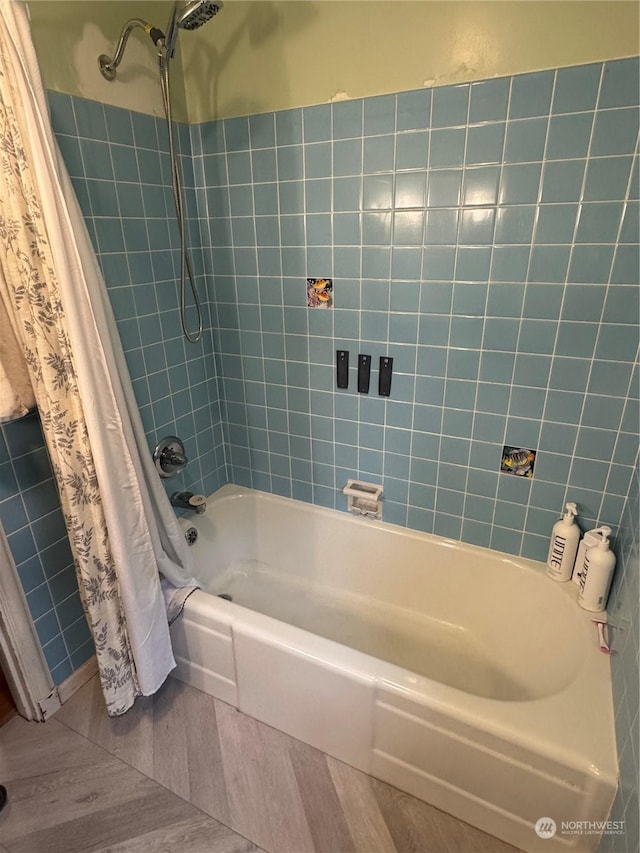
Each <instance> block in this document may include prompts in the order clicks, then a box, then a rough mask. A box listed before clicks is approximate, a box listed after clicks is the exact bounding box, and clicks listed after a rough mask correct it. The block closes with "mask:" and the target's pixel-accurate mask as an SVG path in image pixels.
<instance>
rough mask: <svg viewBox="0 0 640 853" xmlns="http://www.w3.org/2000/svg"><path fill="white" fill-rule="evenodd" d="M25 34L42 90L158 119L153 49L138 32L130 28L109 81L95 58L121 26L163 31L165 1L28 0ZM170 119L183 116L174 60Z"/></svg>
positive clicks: (167, 2)
mask: <svg viewBox="0 0 640 853" xmlns="http://www.w3.org/2000/svg"><path fill="white" fill-rule="evenodd" d="M27 5H28V8H29V14H30V16H31V32H32V34H33V41H34V44H35V47H36V53H37V55H38V61H39V63H40V69H41V71H42V76H43V79H44V85H45V87H46V88H47V89H53V90H54V91H56V92H64V93H66V94H69V95H80V96H82V97H84V98H90V99H91V100H94V101H101V102H102V103H105V104H112V105H113V106H116V107H126V108H127V109H130V110H136V111H138V112H145V113H151V114H152V115H157V116H163V115H164V111H163V107H162V96H161V93H160V83H159V74H158V60H157V55H156V51H155V48H154V47H153V45H152V44H151V41H150V40H149V37H148V36H147V35H146V34H145V33H144V31H143V30H142V29H135V30H134V31H133V32H132V33H131V36H130V38H129V42H128V44H127V50H126V53H125V55H124V58H123V60H122V63H121V65H120V68H119V69H118V76H117V78H116V80H114V81H113V82H112V83H109V82H108V81H107V80H105V79H104V78H103V77H102V75H101V74H100V71H99V68H98V56H99V55H100V54H101V53H106V54H107V55H109V56H111V55H113V52H114V50H115V45H116V43H117V40H118V37H119V35H120V32H121V30H122V27H123V25H124V23H125V22H126V21H127V20H129V19H130V18H142V19H143V20H145V21H148V22H150V23H152V24H154V25H155V26H157V27H159V28H160V29H162V30H164V29H165V26H166V23H167V21H168V19H169V14H170V12H171V6H172V3H171V2H170V0H127V2H120V0H108V2H107V0H95V2H80V0H29V2H28V4H27ZM171 85H172V100H173V103H174V113H175V117H176V118H177V119H178V120H180V121H185V120H186V118H187V114H186V107H185V98H184V84H183V79H182V70H181V68H180V64H179V60H178V62H177V63H176V65H174V67H173V73H172V75H171Z"/></svg>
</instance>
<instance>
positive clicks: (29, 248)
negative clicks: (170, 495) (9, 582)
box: [0, 27, 140, 715]
mask: <svg viewBox="0 0 640 853" xmlns="http://www.w3.org/2000/svg"><path fill="white" fill-rule="evenodd" d="M10 55H11V51H10V50H9V45H8V43H7V42H6V38H5V33H4V32H3V28H2V27H0V298H1V299H2V300H3V301H4V302H5V305H7V310H11V311H12V312H13V314H14V316H15V317H17V319H18V324H19V331H20V334H21V342H22V345H23V349H24V353H25V357H26V362H27V365H28V369H29V374H30V378H31V381H32V384H33V388H34V393H35V397H36V402H37V404H38V408H39V410H40V412H41V420H42V427H43V431H44V435H45V438H46V442H47V447H48V450H49V454H50V457H51V461H52V465H53V468H54V472H55V476H56V480H57V483H58V489H59V492H60V499H61V503H62V509H63V512H64V516H65V521H66V524H67V529H68V532H69V539H70V543H71V548H72V552H73V555H74V560H75V564H76V571H77V576H78V584H79V588H80V595H81V599H82V602H83V605H84V608H85V612H86V614H87V618H88V621H89V626H90V628H91V631H92V634H93V638H94V641H95V646H96V654H97V660H98V668H99V672H100V679H101V683H102V689H103V693H104V695H105V700H106V704H107V710H108V711H109V713H110V714H112V715H113V714H119V713H122V712H123V711H124V710H126V709H127V708H128V707H129V706H130V705H131V704H132V703H133V701H134V699H135V697H136V696H137V695H138V694H139V692H140V691H139V687H138V682H137V678H136V672H135V667H134V665H133V658H132V654H131V649H130V644H129V639H128V634H127V630H126V623H125V619H124V611H123V606H122V601H121V597H120V592H119V587H118V581H117V577H116V574H115V571H114V560H113V555H112V553H111V549H110V545H109V537H108V534H107V527H106V522H105V516H104V512H103V508H102V503H101V498H100V492H99V489H98V482H97V478H96V471H95V465H94V459H93V456H92V453H91V448H90V445H89V440H88V435H87V429H86V424H85V418H84V414H83V407H82V402H81V399H80V395H79V392H78V386H77V381H76V370H75V366H74V358H73V353H72V351H71V347H70V344H69V337H68V333H67V327H66V318H65V311H64V307H63V305H62V302H61V299H60V292H59V285H58V280H57V278H56V273H55V270H54V265H53V259H52V253H51V247H50V244H49V240H48V238H47V227H46V223H45V222H44V220H43V216H42V210H41V206H40V202H39V195H38V191H37V181H36V180H35V179H34V174H33V171H32V167H31V163H32V162H34V160H33V158H32V157H30V156H29V137H28V132H27V128H26V127H25V125H24V123H22V122H21V116H20V115H19V114H18V110H17V109H16V107H15V106H14V105H19V104H20V90H19V87H18V85H17V82H16V79H15V75H14V69H13V68H12V66H11V63H10V61H9V59H8V57H9V56H10Z"/></svg>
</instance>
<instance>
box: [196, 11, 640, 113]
mask: <svg viewBox="0 0 640 853" xmlns="http://www.w3.org/2000/svg"><path fill="white" fill-rule="evenodd" d="M638 9H639V7H638V4H637V3H635V2H613V0H610V1H609V2H561V0H558V2H536V0H531V2H529V0H527V2H520V1H519V0H516V2H482V0H471V2H456V0H444V2H440V0H433V2H426V0H425V1H424V2H415V0H388V2H362V0H338V2H327V0H306V2H297V0H275V2H271V0H262V2H260V0H259V2H245V0H228V2H226V4H225V7H224V9H223V10H222V12H221V14H220V15H219V16H218V17H216V18H215V20H214V21H213V22H211V23H209V24H208V25H207V26H206V27H203V28H202V29H200V30H198V31H196V32H194V33H192V34H191V36H190V42H191V44H192V45H193V46H192V47H190V49H189V50H188V51H187V50H186V39H185V40H184V41H183V45H182V46H183V50H184V54H183V62H184V71H185V81H186V84H187V86H186V88H187V109H188V114H189V121H191V122H200V121H205V120H207V119H212V118H220V117H227V116H238V115H251V114H254V113H260V112H266V111H270V110H279V109H286V108H288V107H300V106H307V105H310V104H319V103H324V102H326V101H328V100H330V99H332V98H335V97H336V96H338V97H344V96H345V93H346V96H348V97H350V98H360V97H364V96H369V95H378V94H382V93H387V92H399V91H404V90H408V89H419V88H421V87H422V86H424V85H427V86H432V85H440V84H444V83H452V82H462V81H470V80H479V79H486V78H489V77H494V76H506V75H510V74H518V73H522V72H526V71H533V70H540V69H545V68H556V67H561V66H567V65H577V64H580V63H587V62H592V61H595V60H603V59H612V58H616V57H617V58H619V57H625V56H633V55H636V54H637V53H638V51H639V43H638V20H639V18H638Z"/></svg>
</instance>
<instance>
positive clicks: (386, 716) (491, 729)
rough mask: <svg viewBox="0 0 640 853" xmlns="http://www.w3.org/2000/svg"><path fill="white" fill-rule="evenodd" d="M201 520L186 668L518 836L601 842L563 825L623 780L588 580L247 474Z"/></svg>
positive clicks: (533, 842) (575, 844) (179, 624)
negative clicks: (259, 486) (322, 504)
mask: <svg viewBox="0 0 640 853" xmlns="http://www.w3.org/2000/svg"><path fill="white" fill-rule="evenodd" d="M183 523H185V522H184V520H183ZM188 524H193V525H194V526H196V527H197V529H198V532H199V538H198V541H197V543H196V544H195V545H194V546H193V548H194V553H195V556H196V559H197V563H198V567H199V572H200V580H201V582H202V587H203V591H197V592H195V593H194V594H193V595H192V596H191V597H190V598H189V599H188V601H187V604H186V606H185V610H184V613H183V615H182V617H181V618H180V619H178V620H177V621H176V622H175V623H174V625H173V626H172V629H171V630H172V636H173V643H174V651H175V654H176V660H177V661H178V667H177V670H176V671H175V672H174V675H175V676H176V677H177V678H179V679H181V680H183V681H186V682H188V683H189V684H192V685H194V686H195V687H197V688H199V689H201V690H204V691H205V692H207V693H210V694H212V695H213V696H216V697H218V698H219V699H222V700H224V701H225V702H229V703H231V704H232V705H234V706H236V707H237V708H239V709H240V710H241V711H243V712H244V713H246V714H249V715H251V716H252V717H255V718H257V719H258V720H262V721H263V722H265V723H268V724H269V725H271V726H274V727H275V728H277V729H280V730H282V731H284V732H287V733H288V734H290V735H292V736H293V737H296V738H299V739H300V740H302V741H305V742H306V743H309V744H311V745H312V746H315V747H317V748H318V749H321V750H323V751H324V752H326V753H328V754H329V755H332V756H334V757H335V758H338V759H340V760H342V761H345V762H346V763H347V764H351V765H353V766H354V767H357V768H359V769H360V770H363V771H365V772H366V773H370V774H372V775H373V776H376V777H377V778H378V779H382V780H383V781H385V782H388V783H390V784H392V785H395V786H396V787H398V788H400V789H402V790H404V791H407V792H408V793H410V794H413V795H414V796H416V797H419V798H420V799H422V800H425V801H426V802H428V803H431V804H433V805H434V806H437V807H438V808H440V809H443V810H444V811H447V812H449V813H450V814H453V815H455V816H457V817H459V818H461V819H462V820H465V821H467V822H468V823H471V824H473V825H475V826H478V827H480V828H481V829H483V830H485V831H486V832H489V833H491V834H492V835H495V836H497V837H499V838H502V839H504V840H505V841H508V842H510V843H512V844H514V845H516V846H517V847H520V848H522V849H524V850H527V851H538V850H540V851H556V850H572V851H578V850H580V851H581V850H592V849H595V847H596V846H597V843H598V840H599V837H598V835H597V834H585V833H579V834H575V832H574V834H570V833H569V830H568V829H567V831H566V832H564V833H563V832H562V821H567V822H568V821H604V820H606V819H607V818H608V815H609V811H610V808H611V804H612V802H613V798H614V795H615V790H616V784H617V762H616V754H615V740H614V734H613V713H612V703H611V685H610V671H609V661H608V658H607V657H606V656H605V655H604V654H602V653H601V652H600V651H599V646H598V642H597V632H596V628H595V626H594V625H593V624H592V622H591V617H590V615H589V614H588V613H585V612H584V611H582V610H581V609H580V608H579V607H578V606H577V604H576V602H575V597H576V591H577V588H576V586H575V584H572V583H567V584H558V583H555V582H553V581H551V580H550V579H548V578H547V577H546V574H545V572H544V567H543V566H542V564H540V563H535V562H533V561H530V560H525V559H520V558H510V557H507V556H506V555H504V554H500V553H497V552H495V551H489V550H487V549H485V548H478V547H474V546H469V545H464V544H461V543H459V542H453V541H450V540H444V539H440V538H438V537H435V536H430V535H428V534H422V533H416V532H413V531H409V530H406V529H405V528H400V527H396V526H394V525H389V524H384V523H382V522H375V521H368V520H365V519H362V518H355V517H353V516H349V515H347V514H345V513H339V512H335V511H333V510H325V509H320V508H318V507H314V506H311V505H309V504H305V503H300V502H298V501H292V500H287V499H285V498H279V497H274V496H272V495H267V494H264V493H262V492H255V491H251V490H249V489H241V488H238V487H235V486H225V487H224V488H222V489H220V490H219V491H218V492H217V493H216V494H215V495H213V496H212V497H211V498H210V499H209V502H208V508H207V513H206V515H204V516H193V517H190V518H189V519H188ZM204 590H206V591H204ZM220 593H225V594H229V595H231V596H232V597H233V602H229V601H226V600H224V599H221V598H218V597H217V596H218V595H219V594H220ZM541 817H550V818H553V819H554V820H555V821H556V823H557V827H558V829H557V833H556V835H555V837H554V838H552V839H549V840H547V839H544V840H543V839H540V838H538V836H537V835H536V833H535V832H534V824H535V823H536V821H537V820H538V819H539V818H541ZM574 830H575V826H574Z"/></svg>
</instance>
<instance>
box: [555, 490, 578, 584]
mask: <svg viewBox="0 0 640 853" xmlns="http://www.w3.org/2000/svg"><path fill="white" fill-rule="evenodd" d="M577 514H578V507H577V506H576V505H575V504H574V503H573V502H572V501H569V502H568V503H567V504H565V513H564V515H563V517H562V518H561V519H560V521H558V522H556V523H555V524H554V525H553V530H552V531H551V544H550V545H549V555H548V557H547V574H548V575H549V577H550V578H553V579H554V581H568V580H571V574H572V572H573V564H574V563H575V560H576V554H577V552H578V543H579V542H580V528H579V527H578V525H577V524H576V522H575V517H576V516H577Z"/></svg>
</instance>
